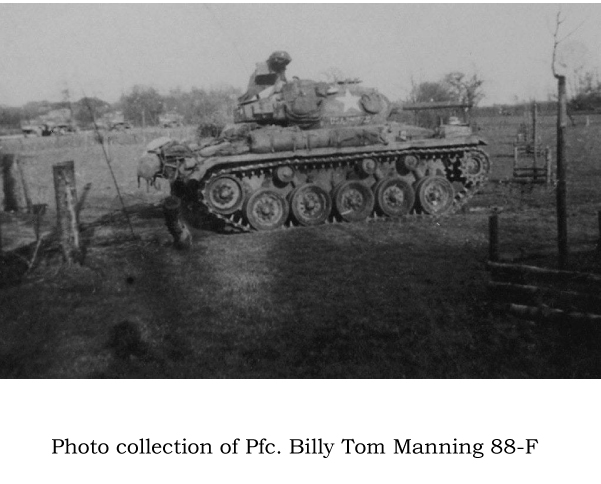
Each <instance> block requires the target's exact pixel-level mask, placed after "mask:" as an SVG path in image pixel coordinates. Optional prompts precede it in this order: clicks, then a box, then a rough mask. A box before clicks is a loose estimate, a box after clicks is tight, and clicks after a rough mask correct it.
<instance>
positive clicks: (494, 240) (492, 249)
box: [488, 213, 499, 262]
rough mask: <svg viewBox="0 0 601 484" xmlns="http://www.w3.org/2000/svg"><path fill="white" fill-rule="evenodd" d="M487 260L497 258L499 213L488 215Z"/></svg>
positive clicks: (495, 260) (494, 260)
mask: <svg viewBox="0 0 601 484" xmlns="http://www.w3.org/2000/svg"><path fill="white" fill-rule="evenodd" d="M488 242H489V245H488V260H490V261H492V262H497V261H498V260H499V215H498V214H496V213H494V214H492V215H491V216H490V217H488Z"/></svg>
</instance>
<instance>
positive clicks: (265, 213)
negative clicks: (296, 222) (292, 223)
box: [244, 188, 289, 230]
mask: <svg viewBox="0 0 601 484" xmlns="http://www.w3.org/2000/svg"><path fill="white" fill-rule="evenodd" d="M288 213H289V212H288V203H287V202H286V200H285V199H284V197H282V196H281V195H280V194H279V193H278V192H275V191H273V190H270V189H268V188H262V189H260V190H257V191H256V192H255V193H253V194H252V195H251V196H250V197H249V198H248V200H247V201H246V204H245V206H244V214H245V215H246V220H247V221H248V223H249V224H250V225H251V227H252V228H253V229H255V230H274V229H277V228H280V227H281V226H282V225H284V223H285V222H286V220H287V219H288Z"/></svg>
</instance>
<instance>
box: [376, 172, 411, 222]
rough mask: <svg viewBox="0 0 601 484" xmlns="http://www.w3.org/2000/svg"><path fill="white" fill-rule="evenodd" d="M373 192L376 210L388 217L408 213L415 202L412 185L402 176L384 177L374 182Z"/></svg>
mask: <svg viewBox="0 0 601 484" xmlns="http://www.w3.org/2000/svg"><path fill="white" fill-rule="evenodd" d="M374 192H375V195H376V205H377V207H378V210H379V211H380V212H381V213H383V214H384V215H387V216H389V217H400V216H402V215H406V214H408V213H409V212H410V210H411V209H412V208H413V204H414V203H415V191H413V187H412V186H411V185H410V184H409V183H407V182H406V181H405V180H403V179H402V178H398V177H391V178H384V179H383V180H380V181H379V182H378V183H377V184H376V186H375V188H374Z"/></svg>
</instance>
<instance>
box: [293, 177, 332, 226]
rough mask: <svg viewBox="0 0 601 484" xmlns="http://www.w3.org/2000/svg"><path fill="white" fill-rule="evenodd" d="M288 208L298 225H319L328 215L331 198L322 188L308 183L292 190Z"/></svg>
mask: <svg viewBox="0 0 601 484" xmlns="http://www.w3.org/2000/svg"><path fill="white" fill-rule="evenodd" d="M290 208H291V209H292V215H293V216H294V219H295V220H296V221H297V222H298V223H299V224H300V225H305V226H308V225H319V224H322V223H324V222H325V221H326V219H327V218H328V217H329V215H330V212H331V211H332V199H331V198H330V195H329V194H328V192H326V191H325V190H324V189H323V188H321V187H320V186H318V185H315V184H314V183H308V184H306V185H302V186H300V187H297V188H295V189H294V190H293V191H292V193H291V194H290Z"/></svg>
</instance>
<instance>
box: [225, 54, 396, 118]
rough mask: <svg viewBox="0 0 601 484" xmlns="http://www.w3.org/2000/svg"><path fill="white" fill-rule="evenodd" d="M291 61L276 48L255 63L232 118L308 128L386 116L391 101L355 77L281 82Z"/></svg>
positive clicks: (297, 79) (283, 80)
mask: <svg viewBox="0 0 601 484" xmlns="http://www.w3.org/2000/svg"><path fill="white" fill-rule="evenodd" d="M291 61H292V59H291V57H290V56H289V55H288V54H287V53H286V52H283V51H277V52H274V53H273V54H271V56H270V57H269V59H268V60H267V61H266V62H262V63H259V64H257V68H256V70H255V72H254V73H253V75H252V76H251V78H250V81H249V86H248V90H247V91H246V93H245V94H244V95H243V96H241V97H240V99H239V104H238V107H237V109H236V111H235V114H234V121H235V122H236V123H251V122H254V123H259V124H261V125H268V124H276V125H279V126H299V127H300V128H302V129H313V128H323V127H328V126H358V125H362V124H374V123H382V122H385V121H386V119H387V117H388V115H389V114H390V107H391V103H390V102H389V101H388V99H386V97H385V96H384V95H382V94H380V93H379V92H378V91H377V90H376V89H370V88H364V87H362V86H360V82H361V81H359V80H358V79H349V80H346V81H339V82H334V83H327V82H316V81H311V80H304V79H299V78H297V77H295V78H294V79H293V80H292V81H290V82H287V81H286V77H285V71H286V66H287V65H288V64H289V63H290V62H291Z"/></svg>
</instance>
